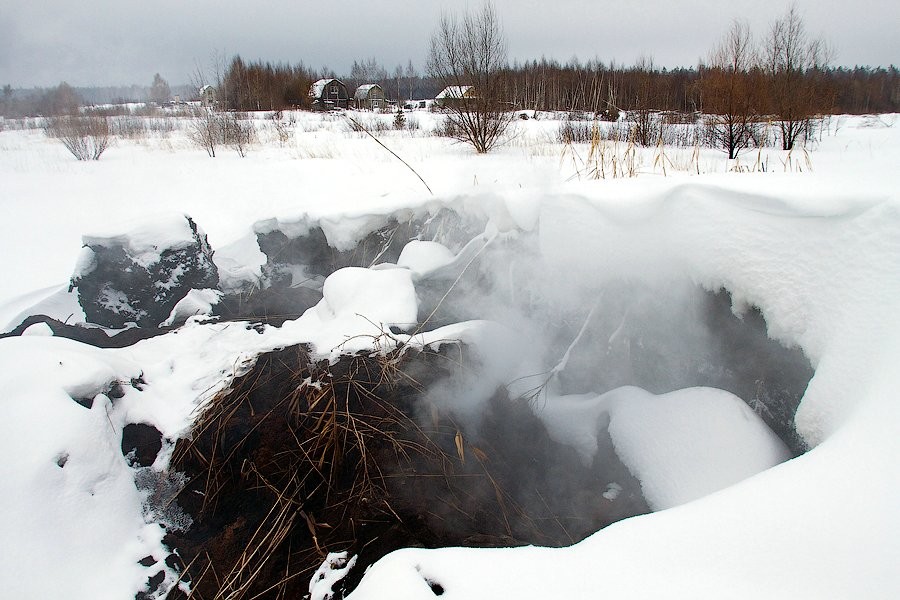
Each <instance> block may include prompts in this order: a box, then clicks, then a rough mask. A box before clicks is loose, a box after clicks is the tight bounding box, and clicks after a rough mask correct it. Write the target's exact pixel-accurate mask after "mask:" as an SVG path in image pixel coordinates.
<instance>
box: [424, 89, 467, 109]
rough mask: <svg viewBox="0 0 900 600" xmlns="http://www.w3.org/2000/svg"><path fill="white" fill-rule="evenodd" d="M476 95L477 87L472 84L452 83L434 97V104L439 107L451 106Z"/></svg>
mask: <svg viewBox="0 0 900 600" xmlns="http://www.w3.org/2000/svg"><path fill="white" fill-rule="evenodd" d="M475 97H476V96H475V88H474V87H473V86H471V85H450V86H447V87H445V88H444V89H443V90H441V93H439V94H438V95H437V96H435V97H434V105H435V106H437V107H438V108H449V107H451V106H454V105H457V106H458V105H460V104H462V103H463V101H464V100H466V99H470V98H475Z"/></svg>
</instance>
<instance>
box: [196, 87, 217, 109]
mask: <svg viewBox="0 0 900 600" xmlns="http://www.w3.org/2000/svg"><path fill="white" fill-rule="evenodd" d="M200 105H201V106H207V107H209V108H213V107H215V105H216V88H214V87H213V86H211V85H204V86H203V87H202V88H200Z"/></svg>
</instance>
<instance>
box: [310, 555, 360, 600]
mask: <svg viewBox="0 0 900 600" xmlns="http://www.w3.org/2000/svg"><path fill="white" fill-rule="evenodd" d="M355 564H356V557H355V556H354V557H352V558H350V559H349V560H348V559H347V553H346V552H329V553H328V556H326V557H325V561H324V562H323V563H322V564H321V566H319V568H318V569H316V572H315V573H313V576H312V578H310V581H309V599H310V600H331V598H332V597H333V596H334V589H333V588H334V584H336V583H337V582H339V581H340V580H341V579H343V578H344V577H346V576H347V574H348V573H349V572H350V569H352V568H353V566H354V565H355Z"/></svg>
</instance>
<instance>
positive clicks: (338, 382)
mask: <svg viewBox="0 0 900 600" xmlns="http://www.w3.org/2000/svg"><path fill="white" fill-rule="evenodd" d="M467 355H468V352H467V351H466V349H465V348H462V349H461V348H460V347H459V346H454V345H445V346H444V347H443V349H442V351H440V352H438V351H430V350H426V351H421V352H420V351H413V350H410V351H407V352H406V353H403V354H401V353H393V354H391V355H388V356H364V355H357V356H348V357H344V358H343V359H341V360H340V361H339V362H337V363H336V364H334V365H328V364H327V363H319V364H310V358H309V356H308V354H307V352H306V350H305V349H304V348H303V347H300V346H295V347H291V348H287V349H284V350H280V351H276V352H272V353H269V354H266V355H263V356H261V357H259V359H258V361H257V364H256V366H255V367H254V368H253V370H252V371H251V372H249V373H247V374H246V375H244V376H243V377H241V378H239V379H237V380H236V381H235V382H234V384H233V386H232V388H231V390H230V391H229V392H228V393H226V394H223V395H221V396H220V397H218V398H216V399H215V400H214V401H213V403H212V404H211V405H210V406H209V407H208V408H207V411H206V413H205V414H204V415H203V416H201V418H200V419H199V421H198V424H197V426H196V429H195V431H194V435H193V439H192V440H191V441H181V442H179V443H178V446H177V447H176V452H175V458H174V461H173V465H172V466H173V468H174V469H177V470H179V471H183V472H185V473H187V475H188V476H189V477H190V481H191V483H190V484H189V485H188V486H187V488H186V489H185V490H184V491H183V492H182V493H181V494H180V496H179V497H178V502H179V503H180V505H181V506H182V508H184V509H185V510H186V511H187V512H188V513H190V514H191V515H192V516H193V517H194V519H195V523H194V525H193V527H192V528H191V529H190V530H189V531H187V532H186V533H183V534H177V535H170V536H169V537H168V540H167V542H168V544H169V545H170V547H171V548H173V549H174V550H177V552H178V553H179V555H180V556H181V559H182V561H183V563H184V564H185V565H188V566H187V567H186V568H185V569H184V571H183V576H184V578H185V579H186V580H189V581H190V582H191V586H192V590H194V591H193V594H192V597H196V598H207V597H213V596H215V594H216V593H218V592H219V591H221V590H225V589H227V590H230V591H231V592H235V591H237V590H240V592H239V593H237V594H235V595H234V596H233V597H236V598H241V597H247V598H249V597H254V595H255V594H262V595H261V596H259V597H263V598H275V597H302V596H303V595H304V594H305V593H306V591H307V586H308V581H309V577H310V576H311V574H312V572H313V571H314V570H315V569H316V568H317V567H318V565H319V564H320V563H321V562H322V560H323V559H324V557H325V555H326V553H328V552H334V551H343V550H348V551H349V552H350V553H351V554H356V555H358V556H359V558H358V562H357V566H356V567H355V569H354V571H353V572H352V573H351V574H350V576H349V577H348V578H347V579H346V580H345V581H344V582H343V585H344V589H345V590H346V591H349V590H350V589H352V588H353V587H355V585H356V583H358V581H359V578H360V577H361V576H362V573H363V572H364V570H365V567H366V566H368V565H370V564H372V563H373V562H375V561H376V560H378V559H379V558H381V557H382V556H384V555H385V554H387V553H388V552H391V551H393V550H395V549H398V548H402V547H429V548H430V547H439V546H514V545H521V544H541V545H551V546H559V545H568V544H571V543H573V542H576V541H579V540H580V539H583V538H584V537H586V536H587V535H589V534H590V533H593V532H594V531H596V530H598V529H600V528H602V527H604V526H606V525H608V524H609V523H612V522H614V521H616V520H619V519H621V518H624V517H627V516H631V515H634V514H639V513H643V512H647V510H648V509H647V506H646V503H645V502H644V500H643V498H642V497H641V496H640V492H639V485H638V483H637V482H636V481H634V480H633V478H631V476H630V475H629V474H628V472H627V470H626V469H625V468H624V467H623V466H622V465H621V463H619V462H618V461H617V460H616V459H615V458H614V456H615V455H614V454H613V453H612V452H611V448H610V454H611V456H612V457H613V458H612V460H609V461H595V463H594V464H593V465H590V466H588V465H585V464H583V463H582V462H581V461H580V460H579V458H578V457H577V456H576V454H575V452H574V451H573V450H572V449H571V448H569V447H567V446H564V445H561V444H558V443H556V442H554V441H553V440H551V439H550V437H549V436H548V434H547V431H546V429H545V428H544V426H543V425H542V424H541V422H540V421H539V420H538V419H537V418H536V417H535V416H534V414H533V412H532V410H531V408H530V406H529V405H528V404H527V403H526V402H525V401H522V400H514V399H510V398H509V397H508V396H507V395H506V394H505V392H503V391H499V390H498V391H497V393H495V394H494V395H493V397H491V398H489V399H484V401H485V406H486V411H485V416H484V418H483V420H482V421H481V422H479V423H478V424H472V425H468V426H463V425H462V424H461V422H460V421H459V420H458V419H457V418H456V416H455V415H453V414H450V413H447V412H443V411H440V410H438V409H437V408H436V407H435V406H433V405H431V404H430V403H429V402H428V400H427V396H426V390H427V388H428V386H430V385H433V384H435V383H437V382H439V381H442V380H446V379H447V378H451V377H457V376H459V375H460V374H461V373H464V372H466V370H467V361H468V357H467ZM601 463H602V464H601ZM613 481H615V482H617V483H618V484H619V485H622V486H623V488H624V490H625V491H623V493H622V494H620V495H619V497H618V498H617V499H615V500H606V499H604V498H603V497H602V496H601V494H602V492H603V491H604V489H606V486H607V485H608V484H609V483H611V482H613ZM169 597H170V598H181V597H183V594H182V593H181V592H179V591H177V590H175V591H173V592H171V593H170V594H169Z"/></svg>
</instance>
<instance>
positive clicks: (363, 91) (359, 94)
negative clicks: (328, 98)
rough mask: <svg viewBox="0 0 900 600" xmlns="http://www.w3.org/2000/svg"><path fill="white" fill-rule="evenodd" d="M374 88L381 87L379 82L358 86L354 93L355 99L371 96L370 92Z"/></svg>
mask: <svg viewBox="0 0 900 600" xmlns="http://www.w3.org/2000/svg"><path fill="white" fill-rule="evenodd" d="M372 88H378V89H381V86H380V85H378V84H377V83H366V84H363V85H361V86H359V87H358V88H356V92H355V93H354V94H353V98H354V99H355V100H365V99H366V98H368V97H369V92H370V91H372Z"/></svg>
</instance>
